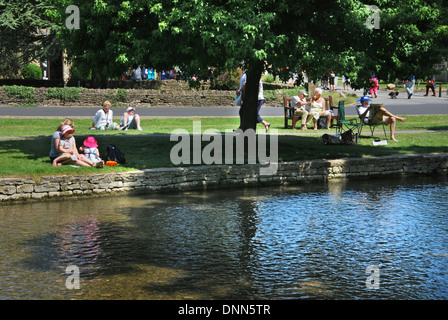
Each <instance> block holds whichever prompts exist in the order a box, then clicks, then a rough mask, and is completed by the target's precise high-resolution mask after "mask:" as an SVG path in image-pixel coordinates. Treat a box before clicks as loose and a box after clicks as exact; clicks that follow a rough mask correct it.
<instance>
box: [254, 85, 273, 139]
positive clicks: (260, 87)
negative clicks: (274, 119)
mask: <svg viewBox="0 0 448 320" xmlns="http://www.w3.org/2000/svg"><path fill="white" fill-rule="evenodd" d="M263 103H264V95H263V81H262V80H261V78H260V83H259V85H258V106H257V123H261V124H262V125H264V129H265V130H266V132H268V131H269V127H270V126H271V124H270V123H269V122H266V121H264V120H263V118H262V117H261V116H260V109H261V106H262V105H263Z"/></svg>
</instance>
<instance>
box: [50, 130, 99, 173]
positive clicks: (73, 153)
mask: <svg viewBox="0 0 448 320" xmlns="http://www.w3.org/2000/svg"><path fill="white" fill-rule="evenodd" d="M74 132H75V129H73V128H72V127H71V126H69V125H64V126H63V127H62V128H61V139H60V140H59V145H58V148H57V152H58V153H59V154H60V156H59V157H57V158H56V159H54V160H53V166H60V165H61V164H66V163H68V164H76V165H79V166H83V167H92V166H95V163H94V162H93V161H91V160H89V159H87V158H86V157H85V156H83V155H80V154H79V153H78V151H77V149H76V142H75V138H74V137H73V133H74ZM97 167H98V166H97Z"/></svg>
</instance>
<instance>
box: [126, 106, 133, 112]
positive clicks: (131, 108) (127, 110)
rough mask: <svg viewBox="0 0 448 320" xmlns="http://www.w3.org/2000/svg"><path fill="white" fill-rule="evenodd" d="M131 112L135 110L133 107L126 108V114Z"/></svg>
mask: <svg viewBox="0 0 448 320" xmlns="http://www.w3.org/2000/svg"><path fill="white" fill-rule="evenodd" d="M131 110H134V111H135V108H134V107H128V108H127V109H126V112H129V111H131Z"/></svg>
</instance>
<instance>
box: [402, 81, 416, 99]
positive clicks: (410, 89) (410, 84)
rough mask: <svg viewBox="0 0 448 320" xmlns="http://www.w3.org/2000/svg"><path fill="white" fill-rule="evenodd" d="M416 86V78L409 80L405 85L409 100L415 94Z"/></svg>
mask: <svg viewBox="0 0 448 320" xmlns="http://www.w3.org/2000/svg"><path fill="white" fill-rule="evenodd" d="M414 86H415V77H414V76H411V77H410V79H407V80H406V81H405V83H404V87H405V88H406V92H407V93H408V99H411V97H412V95H413V94H414Z"/></svg>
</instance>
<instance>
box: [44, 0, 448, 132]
mask: <svg viewBox="0 0 448 320" xmlns="http://www.w3.org/2000/svg"><path fill="white" fill-rule="evenodd" d="M49 1H51V3H52V4H53V5H54V6H55V10H53V11H51V16H52V18H53V19H54V21H55V22H57V24H58V25H60V26H62V27H61V28H60V29H59V31H58V37H59V38H60V39H62V41H63V46H64V48H66V50H67V54H68V57H69V58H70V59H71V60H72V61H73V62H74V65H75V66H76V68H77V70H78V71H79V72H82V71H83V72H84V73H85V74H87V73H90V72H91V74H92V77H93V78H94V79H97V81H98V82H99V81H101V80H104V79H107V78H111V77H118V76H120V75H121V74H122V73H123V72H124V71H125V70H127V69H128V67H129V66H131V65H136V64H140V63H145V64H146V65H147V66H152V67H155V68H157V69H159V70H161V69H165V70H167V69H170V68H172V67H173V66H179V68H180V69H181V70H182V71H183V72H185V73H186V74H187V75H195V77H197V79H198V80H207V79H209V78H210V77H211V76H213V75H216V74H222V73H224V72H225V71H226V70H232V69H235V68H236V67H237V66H242V65H244V68H247V76H248V80H247V89H246V99H245V101H244V102H243V106H242V114H243V116H242V118H243V119H242V120H243V121H242V128H243V129H248V128H255V127H256V106H257V93H258V83H259V79H260V77H261V75H262V73H263V72H264V71H266V70H268V71H270V72H271V73H273V74H274V75H276V74H279V75H280V76H281V77H282V78H283V79H285V78H286V79H287V78H289V77H290V76H291V72H294V71H296V70H301V71H305V72H306V74H307V76H308V78H309V79H312V80H318V79H319V78H320V77H321V76H322V74H323V73H325V72H327V71H329V70H330V69H333V70H334V71H335V72H337V73H345V74H347V75H349V76H350V78H351V79H352V84H353V86H354V87H355V88H356V87H357V88H363V87H364V86H365V85H366V81H367V80H368V79H369V78H370V76H371V74H372V73H373V72H374V73H376V75H377V77H379V78H380V79H387V80H390V79H395V78H401V77H403V76H405V75H407V74H415V75H417V76H418V75H420V76H424V74H425V75H426V74H427V73H432V72H433V70H432V66H433V65H434V63H437V62H439V61H440V60H441V56H442V55H443V54H444V52H445V51H444V50H446V40H440V37H444V36H445V39H446V34H447V33H446V25H444V23H445V22H446V17H443V16H442V15H443V14H444V13H446V0H433V1H419V0H412V1H406V2H405V1H399V0H395V1H393V0H383V1H368V3H367V1H366V2H364V1H358V0H339V1H329V0H322V1H318V2H316V1H313V0H303V1H296V0H294V1H293V0H277V1H273V0H245V1H242V0H233V1H204V0H183V1H180V0H179V1H178V0H170V1H167V0H158V1H157V0H133V1H121V0H74V1H71V0H49ZM68 5H76V6H78V7H79V10H80V15H81V23H80V29H79V30H77V29H67V28H64V27H63V26H64V23H65V20H64V19H65V18H66V14H65V8H66V7H67V6H68ZM372 6H375V8H377V9H378V13H379V17H380V21H379V28H372V27H370V26H369V25H368V24H367V21H368V20H369V19H370V18H371V16H372V14H373V13H374V12H373V11H372ZM444 45H445V47H444Z"/></svg>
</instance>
